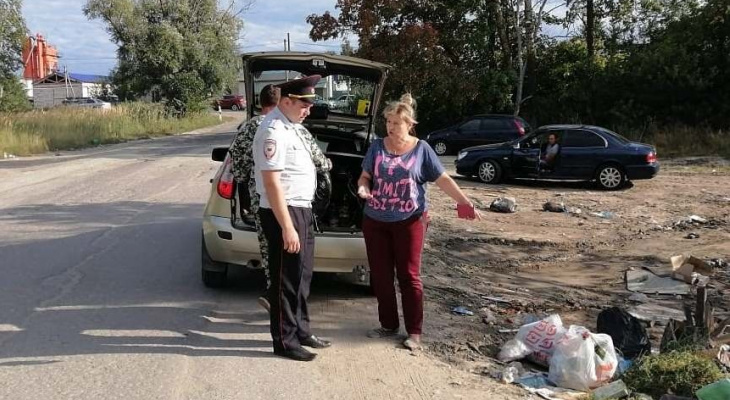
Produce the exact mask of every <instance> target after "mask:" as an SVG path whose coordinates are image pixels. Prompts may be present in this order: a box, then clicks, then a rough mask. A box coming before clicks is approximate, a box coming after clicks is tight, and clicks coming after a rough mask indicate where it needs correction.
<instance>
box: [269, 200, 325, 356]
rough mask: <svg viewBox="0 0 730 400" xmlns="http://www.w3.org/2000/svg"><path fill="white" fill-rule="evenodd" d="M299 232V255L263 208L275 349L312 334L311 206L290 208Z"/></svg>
mask: <svg viewBox="0 0 730 400" xmlns="http://www.w3.org/2000/svg"><path fill="white" fill-rule="evenodd" d="M288 209H289V215H290V216H291V220H292V223H293V224H294V228H295V229H296V230H297V232H298V233H299V243H300V250H299V253H298V254H292V253H288V252H287V251H286V250H284V242H283V239H282V232H281V226H279V222H278V221H277V220H276V216H274V212H273V211H272V210H271V209H268V208H260V209H259V216H260V217H261V226H262V228H263V231H264V235H266V239H267V240H268V242H269V271H270V274H271V287H270V288H269V302H270V303H271V312H270V313H269V315H270V317H271V338H272V339H273V342H274V349H275V350H286V349H292V348H298V347H300V346H301V345H300V343H299V340H300V339H305V338H307V337H309V336H311V335H312V333H311V331H310V330H309V311H308V310H307V298H308V297H309V285H310V284H311V282H312V273H313V263H314V224H313V217H312V209H311V208H303V207H288Z"/></svg>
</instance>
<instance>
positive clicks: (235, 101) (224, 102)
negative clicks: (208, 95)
mask: <svg viewBox="0 0 730 400" xmlns="http://www.w3.org/2000/svg"><path fill="white" fill-rule="evenodd" d="M219 105H220V107H221V108H224V109H231V110H233V111H238V110H244V109H246V100H245V99H244V98H243V96H240V95H235V94H227V95H225V96H223V97H222V98H220V99H218V100H216V101H214V102H213V108H215V109H217V108H218V106H219Z"/></svg>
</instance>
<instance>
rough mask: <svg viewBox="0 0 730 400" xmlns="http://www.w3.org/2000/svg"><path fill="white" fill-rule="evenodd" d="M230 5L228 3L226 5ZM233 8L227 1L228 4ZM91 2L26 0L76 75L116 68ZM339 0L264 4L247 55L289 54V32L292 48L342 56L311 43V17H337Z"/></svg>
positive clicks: (249, 26)
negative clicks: (88, 7)
mask: <svg viewBox="0 0 730 400" xmlns="http://www.w3.org/2000/svg"><path fill="white" fill-rule="evenodd" d="M222 2H224V1H222ZM225 2H226V3H227V1H225ZM85 3H86V0H25V1H24V4H23V16H24V17H25V21H26V24H27V25H28V29H29V30H30V32H31V33H32V34H36V33H40V34H42V35H43V36H45V37H46V40H47V41H48V42H49V43H50V44H51V45H53V46H56V48H57V49H58V51H59V53H60V55H61V61H60V64H61V65H67V66H68V69H69V71H71V72H76V73H87V74H99V75H105V74H108V73H109V71H110V70H111V69H112V68H113V67H114V66H115V65H116V53H115V51H116V46H115V45H114V44H113V43H112V42H111V41H110V39H109V35H108V34H107V33H106V31H105V30H104V24H103V23H102V22H101V21H96V20H95V21H90V20H88V19H87V18H86V17H85V16H84V14H83V12H82V11H81V10H82V8H83V6H84V4H85ZM335 3H336V0H308V1H306V2H303V1H301V0H269V1H264V0H258V1H256V2H254V4H253V5H252V6H251V8H250V9H249V10H248V11H247V12H246V13H245V14H243V16H242V18H243V21H244V30H243V32H242V34H241V39H240V40H239V45H240V46H241V47H242V49H243V51H268V50H283V49H284V39H285V38H286V34H287V32H289V33H290V35H291V49H292V50H299V51H327V50H334V51H339V48H340V40H335V41H327V42H317V43H316V44H315V43H313V42H312V41H311V40H309V36H308V34H309V25H308V24H307V23H306V21H305V19H306V17H307V16H308V15H310V14H313V13H317V14H322V13H324V12H325V11H327V10H329V11H331V12H335V11H336V10H335V8H334V6H335Z"/></svg>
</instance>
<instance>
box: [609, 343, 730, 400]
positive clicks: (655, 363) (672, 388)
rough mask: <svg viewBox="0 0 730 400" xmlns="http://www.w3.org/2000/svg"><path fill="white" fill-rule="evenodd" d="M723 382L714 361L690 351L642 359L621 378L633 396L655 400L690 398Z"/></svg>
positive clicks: (721, 374)
mask: <svg viewBox="0 0 730 400" xmlns="http://www.w3.org/2000/svg"><path fill="white" fill-rule="evenodd" d="M722 378H724V375H723V373H722V372H721V371H720V368H719V367H718V366H717V364H715V361H714V360H713V359H711V358H709V357H708V356H705V355H703V354H700V353H694V352H692V351H674V352H670V353H662V354H657V355H651V356H647V357H644V358H643V359H641V361H639V362H638V363H637V364H636V365H634V366H633V367H632V368H631V369H629V370H628V371H627V372H626V374H625V375H624V376H623V378H622V379H623V381H624V382H625V383H626V385H627V386H628V387H629V388H630V389H631V390H632V391H634V392H639V393H646V394H648V395H650V396H652V397H653V398H655V399H658V398H660V397H661V396H662V395H664V394H667V393H674V394H675V395H678V396H685V397H690V398H692V397H693V396H694V393H695V392H696V391H697V390H698V389H700V388H702V387H704V386H706V385H708V384H710V383H713V382H716V381H718V380H720V379H722Z"/></svg>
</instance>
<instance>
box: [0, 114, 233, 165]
mask: <svg viewBox="0 0 730 400" xmlns="http://www.w3.org/2000/svg"><path fill="white" fill-rule="evenodd" d="M217 123H219V122H218V118H217V117H215V116H213V115H210V114H205V113H201V114H190V115H188V116H186V117H183V118H176V117H174V116H171V115H169V114H167V113H166V111H165V109H164V107H162V106H161V105H157V104H149V103H127V104H121V105H118V106H116V107H113V108H112V109H111V110H99V109H80V108H71V107H59V108H54V109H51V110H45V111H41V110H38V111H30V112H24V113H4V114H0V157H2V156H3V153H7V154H14V155H20V156H23V155H30V154H38V153H43V152H45V151H48V150H51V151H54V150H68V149H78V148H82V147H88V146H95V145H99V144H107V143H119V142H125V141H128V140H133V139H140V138H149V137H153V136H162V135H171V134H176V133H182V132H186V131H190V130H194V129H198V128H202V127H206V126H212V125H215V124H217Z"/></svg>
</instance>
